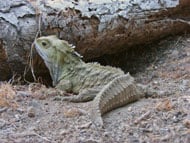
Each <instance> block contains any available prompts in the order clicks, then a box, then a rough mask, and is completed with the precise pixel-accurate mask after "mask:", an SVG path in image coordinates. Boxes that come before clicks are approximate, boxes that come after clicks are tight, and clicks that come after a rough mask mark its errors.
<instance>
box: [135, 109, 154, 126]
mask: <svg viewBox="0 0 190 143" xmlns="http://www.w3.org/2000/svg"><path fill="white" fill-rule="evenodd" d="M150 113H151V112H150V111H148V112H146V113H145V114H143V115H141V116H140V117H139V118H138V119H136V120H135V121H134V123H135V124H138V123H139V122H140V121H141V120H143V119H144V118H147V117H148V116H149V115H150Z"/></svg>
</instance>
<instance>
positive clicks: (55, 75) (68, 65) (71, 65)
mask: <svg viewBox="0 0 190 143" xmlns="http://www.w3.org/2000/svg"><path fill="white" fill-rule="evenodd" d="M83 63H84V62H83V61H82V60H71V61H64V63H63V61H62V60H58V61H57V62H52V63H48V62H46V66H47V67H48V69H49V71H50V75H51V78H52V80H53V86H56V85H57V84H58V83H59V81H60V80H62V79H64V78H65V77H69V74H72V73H73V72H74V71H75V68H76V67H78V66H79V65H82V64H83Z"/></svg>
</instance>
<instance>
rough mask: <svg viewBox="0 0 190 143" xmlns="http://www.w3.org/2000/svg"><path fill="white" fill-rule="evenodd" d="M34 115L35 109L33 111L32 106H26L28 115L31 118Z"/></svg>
mask: <svg viewBox="0 0 190 143" xmlns="http://www.w3.org/2000/svg"><path fill="white" fill-rule="evenodd" d="M35 116H36V111H35V109H34V107H32V106H30V107H29V108H28V117H30V118H33V117H35Z"/></svg>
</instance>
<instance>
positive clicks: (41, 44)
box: [34, 35, 81, 64]
mask: <svg viewBox="0 0 190 143" xmlns="http://www.w3.org/2000/svg"><path fill="white" fill-rule="evenodd" d="M34 45H35V47H36V50H37V52H38V53H39V55H40V56H41V57H42V58H43V59H44V61H45V62H53V63H54V64H55V63H57V62H58V61H59V62H60V60H62V62H63V61H64V62H66V61H69V60H72V59H73V58H76V57H78V58H81V57H80V55H79V54H78V53H77V52H75V51H74V46H72V45H71V44H69V43H68V42H67V41H64V40H60V39H58V38H57V37H56V36H55V35H51V36H44V37H40V38H38V39H36V40H35V42H34ZM68 55H70V56H69V57H68ZM72 56H73V57H72Z"/></svg>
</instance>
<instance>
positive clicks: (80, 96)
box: [55, 86, 102, 102]
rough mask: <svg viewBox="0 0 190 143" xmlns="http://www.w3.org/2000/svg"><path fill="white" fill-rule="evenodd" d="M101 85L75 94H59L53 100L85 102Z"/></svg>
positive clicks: (93, 95)
mask: <svg viewBox="0 0 190 143" xmlns="http://www.w3.org/2000/svg"><path fill="white" fill-rule="evenodd" d="M101 89H102V87H99V86H98V87H94V88H88V89H84V90H82V91H81V92H80V93H79V94H78V95H76V96H66V97H65V96H59V97H56V98H55V100H62V101H70V102H87V101H91V100H93V99H94V98H95V97H96V95H97V94H98V92H99V91H100V90H101Z"/></svg>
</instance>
